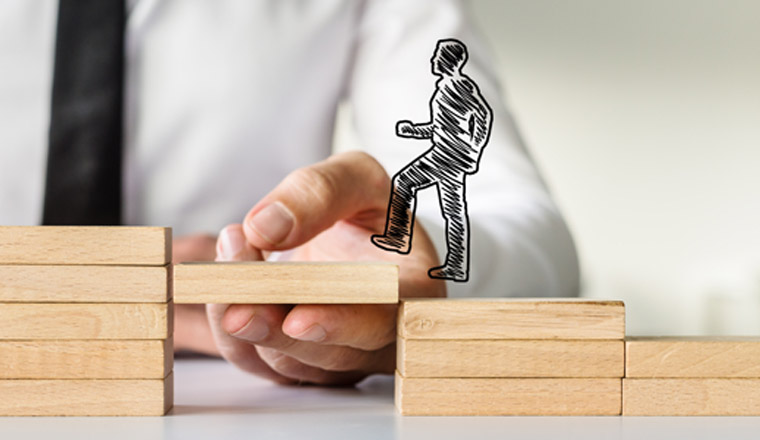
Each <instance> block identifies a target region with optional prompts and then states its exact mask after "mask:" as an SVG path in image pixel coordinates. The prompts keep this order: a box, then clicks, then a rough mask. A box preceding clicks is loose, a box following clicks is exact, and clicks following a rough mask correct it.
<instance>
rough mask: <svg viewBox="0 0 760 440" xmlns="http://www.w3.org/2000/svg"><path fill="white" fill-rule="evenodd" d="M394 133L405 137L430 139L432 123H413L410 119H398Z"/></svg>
mask: <svg viewBox="0 0 760 440" xmlns="http://www.w3.org/2000/svg"><path fill="white" fill-rule="evenodd" d="M396 135H397V136H399V137H405V138H415V139H430V138H431V137H433V123H432V122H426V123H424V124H415V123H413V122H411V121H398V123H397V124H396Z"/></svg>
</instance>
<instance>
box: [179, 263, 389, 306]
mask: <svg viewBox="0 0 760 440" xmlns="http://www.w3.org/2000/svg"><path fill="white" fill-rule="evenodd" d="M174 301H175V302H176V303H177V304H188V303H189V304H202V303H225V304H353V303H397V302H398V266H396V265H394V264H389V263H300V262H287V263H269V262H260V261H259V262H245V263H187V264H178V265H176V266H174Z"/></svg>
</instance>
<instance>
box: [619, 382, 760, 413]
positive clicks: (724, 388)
mask: <svg viewBox="0 0 760 440" xmlns="http://www.w3.org/2000/svg"><path fill="white" fill-rule="evenodd" d="M623 415H627V416H760V379H733V378H731V379H637V378H634V379H623Z"/></svg>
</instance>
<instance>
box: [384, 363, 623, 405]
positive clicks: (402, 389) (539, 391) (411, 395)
mask: <svg viewBox="0 0 760 440" xmlns="http://www.w3.org/2000/svg"><path fill="white" fill-rule="evenodd" d="M620 381H621V379H495V378H491V379H483V378H474V379H473V378H470V379H462V378H448V379H432V378H409V377H406V378H405V377H403V376H401V375H400V374H399V373H398V372H397V373H396V392H395V398H396V408H397V409H398V411H399V412H400V413H401V414H403V415H410V416H508V415H515V416H605V415H620V412H621V385H620Z"/></svg>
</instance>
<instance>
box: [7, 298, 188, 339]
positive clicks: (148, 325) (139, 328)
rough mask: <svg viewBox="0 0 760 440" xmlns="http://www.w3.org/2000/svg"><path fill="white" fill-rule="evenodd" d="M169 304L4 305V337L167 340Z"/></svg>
mask: <svg viewBox="0 0 760 440" xmlns="http://www.w3.org/2000/svg"><path fill="white" fill-rule="evenodd" d="M170 304H171V303H167V304H43V303H40V304H24V303H3V304H0V340H7V339H18V340H32V339H48V340H58V339H167V338H169V337H170V336H171V334H172V330H173V323H172V315H173V310H174V307H173V306H171V305H170Z"/></svg>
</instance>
